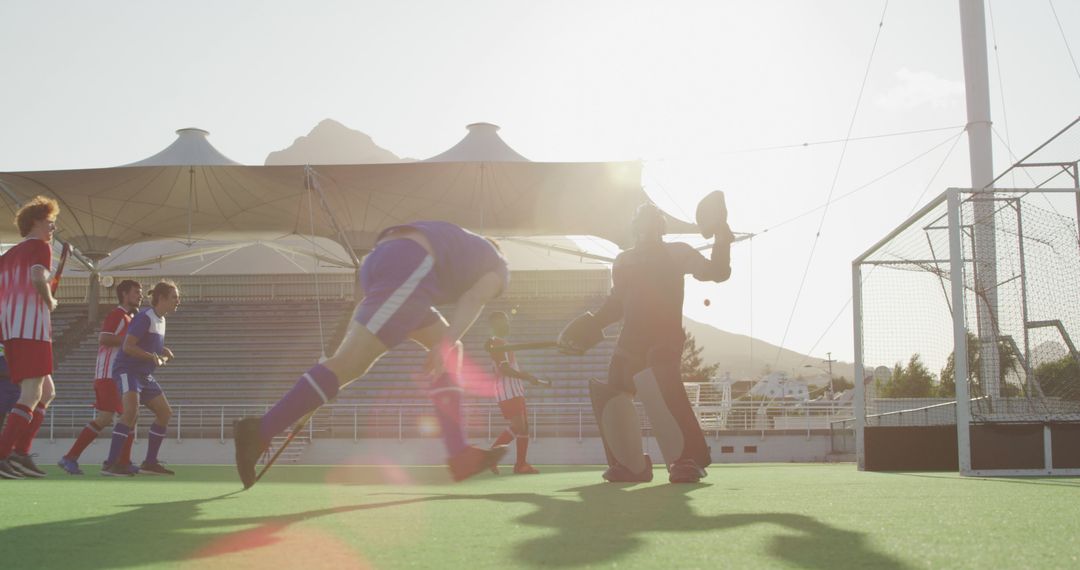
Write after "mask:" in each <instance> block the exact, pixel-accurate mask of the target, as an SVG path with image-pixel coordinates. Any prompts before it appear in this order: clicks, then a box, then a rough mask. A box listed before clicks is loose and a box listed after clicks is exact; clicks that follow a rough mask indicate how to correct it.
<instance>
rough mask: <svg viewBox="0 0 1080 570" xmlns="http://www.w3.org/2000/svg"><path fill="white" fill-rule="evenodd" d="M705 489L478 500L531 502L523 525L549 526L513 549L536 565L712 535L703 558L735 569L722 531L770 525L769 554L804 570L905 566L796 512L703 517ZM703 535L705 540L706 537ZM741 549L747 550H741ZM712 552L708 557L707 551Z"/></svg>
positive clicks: (619, 489) (593, 559) (595, 489)
mask: <svg viewBox="0 0 1080 570" xmlns="http://www.w3.org/2000/svg"><path fill="white" fill-rule="evenodd" d="M707 487H709V485H707V484H697V485H651V486H634V485H621V484H611V483H600V484H596V485H589V486H585V487H577V488H573V489H567V490H566V491H567V492H574V493H577V495H578V497H579V498H580V500H567V499H560V498H554V497H550V496H546V495H538V494H534V493H509V494H491V495H479V496H477V497H476V498H483V499H486V500H491V501H497V502H513V503H529V504H532V505H535V506H536V510H535V511H533V512H531V513H529V514H527V515H523V516H521V517H519V518H518V519H517V520H518V522H520V523H521V524H524V525H529V526H535V527H540V528H544V529H550V530H551V531H552V532H551V533H548V534H545V535H544V536H541V537H538V538H535V539H531V540H527V541H524V542H522V543H521V544H518V545H517V546H516V547H515V549H514V550H515V556H516V557H517V559H518V561H519V562H520V563H521V564H524V565H530V566H580V565H587V564H605V565H606V564H609V563H617V562H619V561H621V560H623V559H626V558H628V557H629V556H632V555H633V554H634V553H635V552H636V551H639V550H642V549H643V548H645V547H646V546H647V544H648V541H647V539H646V535H647V534H649V533H670V532H700V533H712V534H710V535H709V536H708V538H707V540H708V542H703V543H702V549H703V552H702V554H704V555H708V556H710V557H712V558H713V560H710V561H709V562H712V563H716V564H718V565H725V566H726V565H731V564H735V565H738V564H737V561H734V560H732V559H730V558H727V557H726V556H725V552H727V551H728V549H725V547H724V542H725V540H727V539H729V537H726V536H724V535H723V534H720V531H724V530H729V529H736V528H740V527H746V526H750V525H771V526H773V527H776V529H777V531H778V532H777V534H775V535H773V537H772V538H771V539H770V542H769V545H768V548H767V553H768V554H769V555H770V556H772V557H774V558H777V559H779V560H782V561H784V562H786V563H788V564H791V565H794V566H798V567H801V568H822V569H824V568H835V567H836V566H837V563H838V560H843V563H844V565H848V566H852V567H861V568H875V569H893V568H896V569H899V568H906V567H908V565H907V564H905V563H903V562H902V561H900V560H897V559H895V558H893V557H891V556H889V555H887V554H884V553H880V552H875V551H874V550H873V549H872V548H871V546H870V545H869V544H868V543H867V540H866V537H865V535H863V534H862V533H858V532H854V531H850V530H844V529H840V528H836V527H832V526H829V525H827V524H825V523H822V522H821V521H819V520H817V519H815V518H814V517H810V516H806V515H802V514H797V513H745V514H726V515H724V514H722V515H711V516H702V515H699V514H697V513H696V512H695V511H694V509H693V508H691V506H690V493H691V492H693V491H695V490H697V489H702V488H707ZM704 538H705V537H704V536H703V539H704ZM740 548H741V547H740ZM706 553H707V554H706Z"/></svg>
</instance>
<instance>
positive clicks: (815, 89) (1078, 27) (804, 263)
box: [0, 0, 1080, 359]
mask: <svg viewBox="0 0 1080 570" xmlns="http://www.w3.org/2000/svg"><path fill="white" fill-rule="evenodd" d="M987 6H988V8H989V11H990V13H992V15H993V29H992V34H989V35H991V36H992V39H991V43H996V45H997V50H996V51H993V50H991V52H990V56H989V57H990V76H991V101H992V106H993V114H994V127H995V130H996V132H997V133H998V135H999V136H1000V138H996V139H995V141H994V143H995V152H996V156H995V170H996V171H1000V170H1002V169H1003V168H1004V167H1005V166H1007V164H1008V163H1009V162H1010V159H1009V150H1008V149H1010V148H1011V150H1012V152H1013V153H1015V154H1018V155H1023V154H1026V153H1027V152H1028V151H1029V150H1031V149H1033V148H1034V147H1035V146H1036V145H1038V144H1039V143H1041V142H1042V141H1043V140H1045V139H1046V138H1048V137H1049V136H1050V135H1052V134H1053V133H1054V132H1056V131H1057V130H1058V129H1060V128H1061V127H1063V126H1064V125H1065V124H1066V123H1068V122H1069V121H1071V120H1072V119H1074V118H1076V117H1077V116H1080V71H1077V67H1076V62H1075V61H1074V60H1073V59H1072V58H1071V57H1070V53H1069V51H1067V48H1066V38H1067V40H1068V41H1069V43H1070V46H1071V48H1072V50H1073V52H1074V53H1073V56H1074V57H1080V2H1077V1H1076V0H1052V2H1051V1H1042V0H994V1H988V2H987ZM1054 11H1056V13H1057V18H1055V16H1054ZM883 12H884V25H883V27H882V28H881V31H880V37H879V39H878V42H877V46H876V49H874V50H873V57H872V58H871V51H872V49H873V48H874V41H875V37H876V36H877V34H878V27H879V26H878V23H879V21H881V17H882V13H883ZM1059 22H1060V26H1061V28H1060V29H1059ZM989 24H990V22H989V20H988V26H989ZM994 37H996V40H995V39H993V38H994ZM864 74H865V75H866V85H865V90H864V91H863V93H862V97H861V99H859V93H860V86H861V85H862V82H863V77H864ZM0 78H3V81H2V84H0V170H4V171H19V170H46V169H62V168H83V167H103V166H113V165H118V164H124V163H128V162H132V161H135V160H139V159H141V158H145V157H146V156H149V155H151V154H153V153H155V152H157V151H158V150H160V149H161V148H164V147H165V146H166V145H168V144H169V143H171V142H172V140H173V139H174V137H175V135H174V134H173V131H174V130H175V129H177V128H181V127H188V126H195V127H200V128H203V129H206V130H209V131H210V132H211V141H212V142H213V144H215V145H216V146H217V148H218V149H219V150H221V151H222V152H224V153H225V154H226V155H227V156H229V157H230V158H232V159H234V160H237V161H239V162H242V163H245V164H262V162H263V161H264V159H265V158H266V155H267V154H268V153H269V152H271V151H274V150H279V149H282V148H284V147H286V146H288V145H289V144H290V143H291V142H292V140H293V139H294V138H295V137H297V136H301V135H304V134H306V133H307V132H308V131H310V130H311V128H312V127H313V126H314V125H315V124H316V123H318V122H319V121H320V120H322V119H324V118H333V119H336V120H338V121H340V122H341V123H343V124H345V125H347V126H349V127H351V128H354V129H358V130H361V131H363V132H365V133H368V134H369V135H371V136H372V137H373V138H374V139H375V142H376V143H377V144H379V145H380V146H383V147H384V148H387V149H389V150H391V151H393V152H395V153H396V154H398V155H400V156H409V157H414V158H426V157H428V156H432V155H434V154H437V153H439V152H441V151H443V150H445V149H446V148H448V147H449V146H451V145H452V144H454V143H455V142H457V140H459V139H460V138H461V136H463V135H464V133H465V130H464V125H465V124H467V123H470V122H476V121H487V122H492V123H496V124H499V125H501V126H502V127H503V129H502V131H501V133H500V134H501V135H502V136H503V138H504V139H505V140H506V141H507V142H508V143H509V144H510V145H511V146H513V147H514V148H515V149H516V150H517V151H518V152H520V153H521V154H523V155H525V156H526V157H528V158H530V159H532V160H538V161H596V160H626V159H642V160H644V161H645V177H644V183H645V185H646V190H647V191H648V192H649V193H650V195H651V196H652V197H653V198H654V199H655V200H656V201H657V202H658V203H660V204H661V205H662V206H663V207H665V208H666V209H668V210H669V211H670V212H671V213H673V214H675V215H677V216H680V217H689V216H691V215H692V213H693V209H694V205H695V204H696V202H697V200H698V199H699V198H700V197H701V196H703V195H704V194H705V193H707V192H708V191H710V190H714V189H723V190H725V191H726V192H727V195H728V202H729V207H730V210H731V223H732V225H733V226H734V229H736V230H737V231H752V232H763V233H759V235H758V236H757V237H756V238H755V239H754V240H753V245H752V247H751V246H750V245H749V244H748V243H743V244H738V245H736V247H735V250H734V268H735V273H734V276H733V277H732V279H731V281H730V282H728V283H725V284H723V285H721V286H716V285H709V286H704V285H696V284H695V285H692V286H690V287H689V289H688V295H687V314H688V315H689V316H691V317H692V318H695V319H697V320H701V321H705V322H708V323H711V324H714V325H716V326H718V327H720V328H722V329H725V330H729V331H733V332H738V333H743V334H749V333H751V332H752V333H753V335H754V336H755V337H758V338H761V339H763V340H767V341H769V342H772V343H775V344H779V343H781V341H783V343H784V346H785V347H787V348H791V349H794V350H798V351H801V352H806V351H811V350H812V351H813V353H814V354H817V355H824V353H825V352H826V351H831V352H832V353H833V355H834V356H839V357H841V358H844V359H850V358H851V354H852V351H853V349H852V341H851V316H850V311H849V310H845V309H844V307H845V305H846V304H847V301H848V300H849V299H850V294H851V291H850V289H851V287H850V282H851V279H850V267H851V266H850V263H851V260H852V259H853V258H854V257H856V256H857V255H858V254H860V253H861V252H862V251H864V250H865V249H866V248H868V247H869V246H870V245H871V244H873V243H874V242H875V241H877V240H878V239H879V238H880V237H882V236H884V234H885V233H887V232H888V231H889V230H890V229H891V228H892V227H894V226H895V225H896V224H897V223H899V222H900V221H901V220H903V219H904V218H905V217H906V216H907V215H908V213H909V212H911V211H912V210H913V209H914V208H916V207H917V206H919V205H920V204H922V203H925V202H926V201H927V200H928V199H929V198H930V197H931V196H933V195H935V194H937V193H939V192H941V191H942V190H944V189H945V188H947V187H949V186H968V185H969V173H968V169H967V144H966V137H962V136H959V135H960V128H961V126H962V125H963V124H964V123H965V121H966V118H965V107H964V98H963V93H964V91H963V68H962V58H961V44H960V24H959V10H958V3H957V2H956V1H949V0H902V1H893V2H890V3H888V6H887V8H886V3H885V2H884V1H876V0H875V1H872V0H815V1H813V2H808V1H805V0H798V1H796V0H792V1H772V0H759V1H750V0H744V1H741V2H730V1H722V0H712V1H703V2H679V1H663V2H660V1H656V2H633V1H627V0H612V1H599V0H590V1H587V2H583V1H580V0H579V1H544V2H536V1H516V0H492V1H485V2H479V1H468V0H460V1H455V2H441V1H434V0H433V1H428V2H421V1H407V0H396V1H386V2H359V1H341V2H329V1H319V0H312V1H305V2H299V1H297V2H271V1H264V0H260V1H254V0H252V1H241V0H230V1H228V2H219V1H214V2H211V1H199V0H194V1H186V2H161V1H146V2H109V1H97V2H15V1H12V0H0ZM857 102H858V111H857V113H856V103H857ZM853 117H854V122H853ZM849 125H851V126H852V130H851V134H852V136H853V137H867V136H874V135H881V134H889V133H897V132H904V131H914V130H924V129H943V130H937V131H933V132H925V133H919V134H910V135H905V136H897V137H888V138H874V139H869V140H861V141H853V142H851V143H850V144H849V145H848V146H847V150H846V153H845V154H844V157H843V160H842V161H841V152H842V151H843V145H842V144H820V145H814V144H811V145H809V146H797V145H800V144H801V143H804V142H809V143H813V142H817V141H830V140H836V139H842V138H844V137H845V135H846V134H847V132H848V128H849ZM956 139H958V144H956V145H955V146H954V145H953V144H952V143H953V141H954V140H956ZM1006 143H1007V144H1008V148H1006ZM787 145H796V146H794V147H793V148H783V149H771V150H761V149H763V148H770V147H777V146H787ZM936 145H940V146H936ZM755 149H756V150H755ZM950 150H951V152H950ZM927 151H929V152H927ZM923 153H926V154H925V155H924V156H922V157H921V158H918V159H917V160H915V161H914V162H911V163H910V164H908V165H907V166H904V167H903V168H900V169H899V170H896V171H895V172H891V171H893V170H894V169H896V168H897V167H900V166H901V165H904V164H905V163H908V162H909V161H911V160H912V159H914V158H916V157H917V156H919V155H922V154H923ZM890 172H891V173H890ZM886 174H887V176H884V177H883V178H882V176H883V175H886ZM879 178H880V179H879ZM834 180H835V182H834ZM868 184H869V185H868ZM860 188H861V190H859V191H858V192H855V193H854V194H851V195H850V196H849V197H846V198H844V199H842V200H839V201H836V202H835V203H833V204H832V205H831V206H830V207H829V208H828V210H827V213H826V215H825V216H824V217H823V215H822V213H823V210H821V209H818V210H814V208H816V207H818V206H821V205H822V204H824V203H825V202H826V201H827V200H828V197H829V196H830V195H831V196H832V198H833V199H834V200H836V199H837V198H839V197H841V196H844V195H847V194H849V193H851V192H852V191H854V190H856V189H860ZM808 212H809V213H808ZM802 214H807V215H805V216H803V217H801V218H797V219H796V220H794V221H790V222H788V220H790V219H792V218H795V217H797V216H800V215H802ZM819 225H820V227H821V233H820V237H819V238H817V239H816V246H815V235H816V234H817V230H818V227H819ZM765 230H768V231H765ZM812 248H813V251H814V254H813V257H811V249H812ZM807 267H809V270H807ZM804 272H805V285H803V287H802V293H801V295H800V296H799V297H798V303H796V296H797V294H798V291H799V290H800V283H801V282H803V276H804ZM705 298H708V299H710V300H711V306H710V307H708V308H706V307H705V306H704V304H703V299H705ZM834 319H835V323H834V324H832V326H831V327H830V323H832V322H833V321H834Z"/></svg>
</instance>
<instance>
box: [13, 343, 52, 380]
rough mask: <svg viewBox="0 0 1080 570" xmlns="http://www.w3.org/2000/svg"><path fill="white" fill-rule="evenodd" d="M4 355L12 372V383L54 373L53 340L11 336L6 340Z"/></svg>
mask: <svg viewBox="0 0 1080 570" xmlns="http://www.w3.org/2000/svg"><path fill="white" fill-rule="evenodd" d="M4 357H5V358H6V359H7V364H8V370H9V371H10V373H11V383H12V384H18V383H19V382H22V381H23V380H26V379H27V378H41V377H42V376H48V375H49V374H52V365H53V362H52V359H53V354H52V342H51V341H47V340H31V339H28V338H9V339H7V340H5V341H4Z"/></svg>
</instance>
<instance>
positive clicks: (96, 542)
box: [0, 492, 461, 570]
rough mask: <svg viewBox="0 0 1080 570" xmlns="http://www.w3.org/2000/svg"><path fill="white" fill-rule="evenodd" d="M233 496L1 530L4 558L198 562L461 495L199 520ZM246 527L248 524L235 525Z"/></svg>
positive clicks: (35, 564) (47, 564) (40, 564)
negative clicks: (313, 526) (305, 525)
mask: <svg viewBox="0 0 1080 570" xmlns="http://www.w3.org/2000/svg"><path fill="white" fill-rule="evenodd" d="M233 495H236V492H231V493H226V494H224V495H219V496H216V497H210V498H205V499H190V500H185V501H172V502H165V503H146V504H137V505H122V507H131V510H126V511H123V512H119V513H111V514H108V515H100V516H92V517H85V518H78V519H70V520H63V521H54V522H47V523H39V524H30V525H23V526H15V527H10V528H6V529H0V545H3V557H4V559H5V560H14V561H18V563H19V565H20V567H24V568H72V567H77V568H80V569H86V570H97V569H107V568H118V567H129V566H139V565H146V564H158V563H165V562H181V561H193V560H195V561H197V560H201V559H210V558H213V557H216V556H221V555H225V554H232V553H235V552H242V551H246V550H253V549H258V548H262V547H265V546H269V545H272V544H275V543H277V542H280V541H281V540H284V539H285V538H286V537H285V532H283V531H285V530H287V529H288V527H290V526H291V525H294V524H296V523H300V522H303V521H307V520H310V519H313V518H318V517H323V516H329V515H336V514H343V513H350V512H356V511H364V510H370V509H380V508H387V507H397V506H404V505H409V504H413V503H421V502H428V501H441V500H448V499H455V498H461V497H454V496H436V497H432V496H426V497H417V498H410V499H402V500H398V501H385V502H381V503H365V504H358V505H345V506H339V507H329V508H324V509H315V510H310V511H303V512H299V513H293V514H287V515H276V516H258V517H237V518H228V519H200V518H199V515H200V507H201V505H203V504H205V503H209V502H212V501H219V500H224V499H228V498H230V497H232V496H233ZM245 526H249V527H251V528H246V529H237V527H245ZM58 541H59V542H58ZM49 545H58V546H57V547H50V546H49ZM102 545H114V546H115V547H111V548H102ZM97 556H100V558H98V557H97Z"/></svg>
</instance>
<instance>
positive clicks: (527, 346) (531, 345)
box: [484, 340, 559, 354]
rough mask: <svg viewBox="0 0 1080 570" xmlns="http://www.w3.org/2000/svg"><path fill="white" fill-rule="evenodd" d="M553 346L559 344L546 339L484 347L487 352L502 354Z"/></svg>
mask: <svg viewBox="0 0 1080 570" xmlns="http://www.w3.org/2000/svg"><path fill="white" fill-rule="evenodd" d="M553 346H559V343H557V342H555V341H553V340H547V341H541V342H522V343H518V344H504V345H502V346H485V347H484V349H485V350H487V351H488V354H502V353H504V352H516V351H518V350H536V349H538V348H551V347H553Z"/></svg>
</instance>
